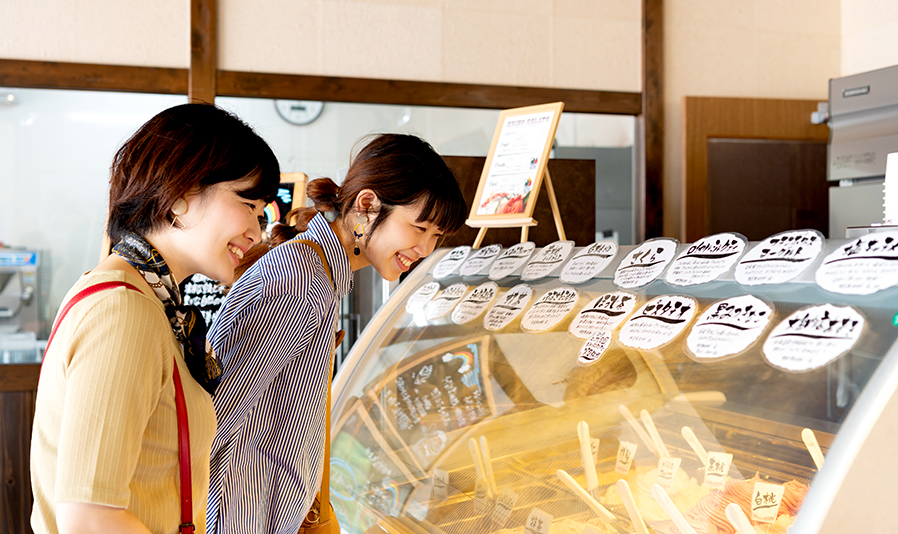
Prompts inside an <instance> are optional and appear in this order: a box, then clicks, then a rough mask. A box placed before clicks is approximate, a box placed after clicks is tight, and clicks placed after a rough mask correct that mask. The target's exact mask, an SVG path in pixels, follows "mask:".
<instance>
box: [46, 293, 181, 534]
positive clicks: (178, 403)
mask: <svg viewBox="0 0 898 534" xmlns="http://www.w3.org/2000/svg"><path fill="white" fill-rule="evenodd" d="M116 287H125V288H128V289H132V290H134V291H137V292H139V293H140V292H141V291H140V290H139V289H137V288H136V287H135V286H133V285H131V284H129V283H127V282H117V281H112V282H100V283H99V284H96V285H92V286H90V287H87V288H84V289H82V290H81V291H79V292H78V293H76V294H75V296H74V297H72V298H71V299H70V300H69V301H68V302H67V303H66V305H65V306H64V307H63V308H62V310H61V311H60V312H59V317H57V319H56V323H55V324H54V325H53V331H52V332H50V338H49V339H48V340H47V349H49V348H50V343H51V342H52V341H53V336H55V335H56V329H57V328H59V325H60V324H62V320H63V319H64V318H65V316H66V314H67V313H69V310H70V309H72V306H74V305H75V304H78V303H79V302H80V301H82V300H84V299H85V298H86V297H89V296H91V295H93V294H94V293H98V292H100V291H105V290H107V289H113V288H116ZM44 352H45V353H46V350H45V351H44ZM172 360H173V361H172V364H173V371H172V375H173V376H172V378H173V379H174V382H175V407H176V409H177V412H178V464H179V467H180V477H181V525H180V526H179V527H178V531H179V532H181V534H193V531H194V525H193V492H192V491H193V490H192V487H191V480H190V428H189V426H188V424H187V403H186V402H185V401H184V388H183V387H181V373H180V372H178V362H177V361H174V358H173V359H172Z"/></svg>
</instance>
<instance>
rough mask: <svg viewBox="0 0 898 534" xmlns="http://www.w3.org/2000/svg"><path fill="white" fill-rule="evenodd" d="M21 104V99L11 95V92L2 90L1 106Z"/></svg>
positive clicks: (0, 94) (0, 93)
mask: <svg viewBox="0 0 898 534" xmlns="http://www.w3.org/2000/svg"><path fill="white" fill-rule="evenodd" d="M18 103H19V99H18V98H17V97H16V95H14V94H12V93H10V92H9V91H2V90H0V106H15V105H17V104H18Z"/></svg>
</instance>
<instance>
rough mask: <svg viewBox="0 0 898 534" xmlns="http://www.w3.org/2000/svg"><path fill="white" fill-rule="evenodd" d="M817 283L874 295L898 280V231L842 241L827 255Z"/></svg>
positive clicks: (849, 292)
mask: <svg viewBox="0 0 898 534" xmlns="http://www.w3.org/2000/svg"><path fill="white" fill-rule="evenodd" d="M816 278H817V284H818V285H819V286H820V287H822V288H823V289H825V290H827V291H832V292H833V293H842V294H845V295H870V294H872V293H876V292H877V291H880V290H882V289H886V288H888V287H892V286H894V285H895V284H898V232H877V233H873V234H867V235H865V236H861V237H859V238H857V239H855V240H854V241H851V242H849V243H846V244H845V245H842V246H841V247H839V248H838V249H836V251H835V252H833V253H832V254H830V255H829V256H827V257H826V258H824V260H823V264H822V265H821V266H820V268H819V269H817V274H816Z"/></svg>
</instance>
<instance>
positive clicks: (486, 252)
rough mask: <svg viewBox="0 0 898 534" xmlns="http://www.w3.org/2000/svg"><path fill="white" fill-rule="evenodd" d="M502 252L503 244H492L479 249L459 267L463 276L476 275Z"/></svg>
mask: <svg viewBox="0 0 898 534" xmlns="http://www.w3.org/2000/svg"><path fill="white" fill-rule="evenodd" d="M500 252H502V245H498V244H497V245H490V246H488V247H483V248H481V249H478V250H477V251H476V252H474V254H472V255H471V257H470V258H468V261H466V262H464V263H463V264H462V266H461V269H459V272H460V273H461V275H462V276H474V275H477V274H479V273H480V271H482V270H483V269H485V268H486V266H487V265H489V264H490V263H492V262H493V260H494V259H496V256H498V255H499V253H500Z"/></svg>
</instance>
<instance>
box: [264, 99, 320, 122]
mask: <svg viewBox="0 0 898 534" xmlns="http://www.w3.org/2000/svg"><path fill="white" fill-rule="evenodd" d="M274 107H275V109H277V112H278V115H280V116H281V118H282V119H284V120H285V121H287V122H289V123H290V124H296V125H299V126H302V125H304V124H309V123H311V122H312V121H314V120H315V119H317V118H318V116H319V115H321V111H322V110H323V109H324V102H321V101H317V100H275V101H274Z"/></svg>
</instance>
